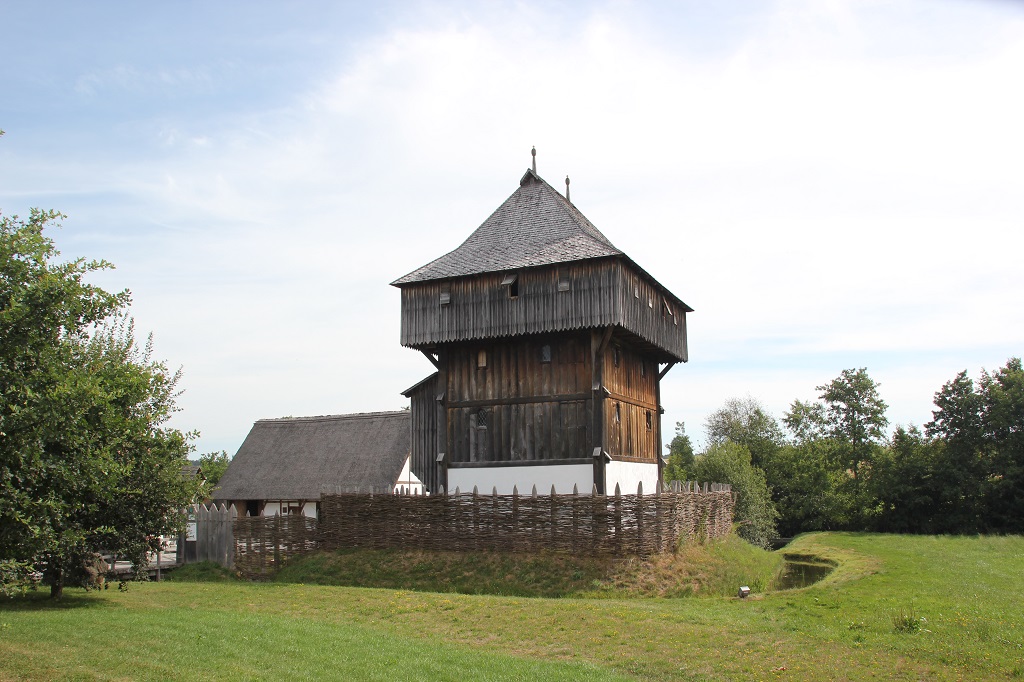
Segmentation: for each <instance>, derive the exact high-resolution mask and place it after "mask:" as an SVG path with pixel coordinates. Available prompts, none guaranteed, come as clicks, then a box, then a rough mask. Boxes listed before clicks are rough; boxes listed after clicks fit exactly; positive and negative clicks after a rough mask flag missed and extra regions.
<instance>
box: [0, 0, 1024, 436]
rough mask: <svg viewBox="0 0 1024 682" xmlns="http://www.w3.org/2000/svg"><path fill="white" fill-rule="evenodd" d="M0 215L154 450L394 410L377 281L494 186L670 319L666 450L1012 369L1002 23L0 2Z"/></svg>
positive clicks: (404, 381)
mask: <svg viewBox="0 0 1024 682" xmlns="http://www.w3.org/2000/svg"><path fill="white" fill-rule="evenodd" d="M3 17H4V27H5V40H4V42H3V44H2V45H0V87H2V92H3V97H2V98H0V128H2V129H4V130H5V131H6V135H5V136H4V137H3V138H2V139H0V210H2V211H3V212H4V213H5V214H7V215H10V214H21V215H25V214H27V213H28V209H29V208H30V207H33V206H38V207H42V208H55V209H58V210H61V211H63V212H64V213H66V214H68V216H69V217H68V219H67V220H66V221H64V225H63V227H62V228H61V229H60V230H58V231H54V232H53V233H52V235H51V236H52V237H54V239H55V240H56V241H57V244H58V247H59V248H60V249H61V250H62V251H63V253H64V254H65V256H67V257H78V256H85V257H90V258H105V259H107V260H109V261H112V262H113V263H115V264H116V265H117V270H115V271H113V272H110V273H105V274H103V275H101V276H99V277H98V278H97V281H98V282H100V283H102V284H103V285H105V286H107V287H109V288H112V289H120V288H129V289H130V290H131V291H132V295H133V301H134V303H133V307H132V313H133V315H134V316H135V318H136V326H137V328H138V329H139V330H141V331H142V332H149V331H151V332H152V333H153V334H154V338H155V347H156V353H157V355H158V356H159V357H161V358H164V359H166V360H167V361H168V363H169V364H170V365H172V366H178V365H181V366H182V367H183V369H184V379H183V382H182V388H184V389H185V393H184V394H183V395H182V396H181V398H180V401H179V405H180V406H181V407H182V411H181V412H180V413H179V414H177V415H176V416H175V418H174V425H176V426H178V427H180V428H182V429H185V430H192V429H198V430H199V431H201V433H202V436H201V438H200V439H199V441H198V443H197V446H198V449H199V451H200V452H206V451H211V450H220V449H224V450H227V451H228V452H229V453H231V454H233V453H234V451H235V450H236V449H237V448H238V446H239V445H240V444H241V442H242V440H243V439H244V437H245V435H246V433H247V432H248V429H249V427H250V426H251V424H252V422H253V421H254V420H256V419H258V418H263V417H279V416H285V415H295V416H298V415H311V414H336V413H345V412H357V411H374V410H386V409H398V408H399V407H401V406H403V405H404V399H403V398H402V397H401V395H400V391H401V390H403V389H405V388H407V387H408V386H411V385H412V384H414V383H416V382H417V381H419V380H420V379H421V378H422V377H423V376H425V375H426V374H428V373H429V372H430V371H431V367H430V365H429V364H428V363H427V362H426V360H425V359H423V358H422V357H421V356H420V355H419V354H418V353H416V352H414V351H411V350H407V349H403V348H402V347H401V346H399V344H398V321H399V318H398V313H399V297H398V291H397V290H396V289H394V288H393V287H390V286H388V283H389V282H391V281H392V280H394V279H396V278H397V277H400V276H401V275H403V274H405V273H407V272H409V271H410V270H412V269H414V268H416V267H418V266H419V265H422V264H424V263H426V262H428V261H429V260H432V259H433V258H435V257H437V256H439V255H441V254H443V253H445V252H447V251H449V250H451V249H452V248H455V247H456V246H457V245H458V244H459V243H460V242H461V241H462V240H463V239H464V238H465V237H466V236H468V235H469V233H470V232H471V231H472V230H473V229H475V228H476V227H477V226H478V225H479V224H480V223H481V222H482V221H483V220H484V219H485V218H486V217H487V216H488V215H489V214H490V212H491V211H492V210H493V209H494V208H496V207H497V206H498V205H499V204H500V203H501V202H502V201H503V200H504V199H505V198H506V197H507V196H508V195H509V194H511V193H512V192H513V191H514V190H515V189H516V187H517V182H518V179H519V177H520V176H521V174H522V172H523V170H524V169H525V168H526V167H527V166H528V165H529V161H530V155H529V150H530V147H531V146H532V145H536V146H537V148H538V167H539V168H538V169H539V171H540V174H541V175H542V176H544V177H545V178H547V179H548V181H549V182H551V184H553V185H554V186H556V187H560V186H562V182H563V179H564V176H565V175H566V174H568V175H570V176H571V178H572V197H573V201H574V203H575V204H576V205H577V206H578V207H579V208H580V209H581V210H582V211H583V212H584V213H585V214H586V215H587V216H588V217H589V218H590V219H591V220H592V221H593V222H594V223H595V224H596V225H597V226H598V228H600V229H601V230H602V231H603V232H604V233H605V235H606V236H608V238H609V239H610V240H611V241H612V242H613V243H614V244H616V245H617V246H618V247H619V248H621V249H623V250H624V251H625V252H626V253H628V254H629V255H630V256H631V257H632V258H633V259H634V260H635V261H636V262H637V263H639V264H640V265H641V266H642V267H644V268H645V269H646V270H648V271H649V272H650V273H651V274H653V275H654V276H655V277H657V278H658V279H659V280H660V281H661V282H662V283H663V284H665V285H666V286H668V287H669V288H670V289H671V290H672V291H674V292H675V293H676V294H677V295H678V296H679V297H680V298H682V299H683V300H684V301H686V302H687V303H688V304H690V305H691V306H692V307H694V308H695V309H696V312H694V313H693V314H691V315H690V317H689V329H690V351H691V360H690V362H689V363H688V364H686V365H684V366H681V367H677V368H674V369H673V370H672V371H671V372H670V373H669V374H668V375H667V377H666V379H665V382H664V384H663V390H662V400H663V402H664V406H665V409H666V414H665V418H664V419H665V421H664V428H665V432H666V434H668V435H670V434H671V432H672V426H673V423H674V422H675V421H677V420H685V421H686V424H687V428H688V431H689V432H690V433H691V434H692V435H694V436H695V437H696V440H697V441H698V442H699V441H700V440H701V438H702V423H703V420H704V418H705V416H706V415H707V414H708V413H709V412H710V411H712V410H714V409H715V408H717V407H719V406H720V405H721V404H722V403H723V402H724V400H725V399H727V398H729V397H745V396H747V395H751V396H753V397H755V398H757V399H759V400H761V401H762V402H763V403H764V404H765V405H766V406H767V407H768V408H769V409H771V410H772V411H773V412H774V413H775V414H776V415H777V416H781V414H782V413H783V411H784V410H785V409H786V408H787V407H788V405H789V404H790V403H791V402H792V401H793V400H794V399H797V398H799V399H803V400H807V399H811V398H814V397H816V394H817V391H816V390H815V386H817V385H820V384H823V383H826V382H828V381H829V380H830V379H832V378H833V377H835V376H837V375H838V374H839V373H840V372H841V371H842V370H843V369H846V368H854V367H867V369H868V371H869V373H870V374H871V376H872V377H873V378H875V380H876V381H879V382H880V383H881V393H882V396H883V398H884V399H885V400H886V401H887V402H888V403H889V405H890V411H889V417H890V420H891V421H892V422H893V423H904V424H906V423H914V424H922V423H923V422H925V421H927V420H928V419H929V418H930V416H931V413H930V411H931V409H932V403H931V401H932V397H933V395H934V393H935V392H936V391H937V390H938V389H939V387H940V386H941V385H942V383H943V382H945V381H947V380H949V379H951V378H952V377H953V376H954V375H955V374H956V373H957V372H958V371H960V370H964V369H966V370H968V372H969V373H970V374H971V375H972V376H975V377H976V376H977V375H978V373H979V371H980V370H981V369H982V368H983V367H984V368H988V369H995V368H997V367H999V366H1001V365H1002V364H1004V363H1005V362H1006V360H1007V359H1008V358H1009V357H1011V356H1019V355H1021V353H1022V348H1024V315H1022V312H1021V311H1022V310H1024V268H1021V266H1020V261H1021V253H1022V252H1024V236H1022V232H1024V231H1022V221H1024V164H1022V163H1021V159H1024V126H1021V124H1020V121H1022V120H1024V88H1021V87H1020V85H1019V84H1020V82H1021V74H1024V5H1022V4H1020V3H1014V2H996V1H987V2H986V1H984V0H972V1H970V2H966V1H965V2H942V1H936V0H929V1H921V2H914V1H910V2H881V1H878V2H875V1H870V0H864V1H861V2H842V1H828V2H819V1H814V2H811V1H807V2H800V1H796V0H794V1H779V2H768V1H765V2H755V1H752V2H745V3H728V4H726V3H704V2H701V3H697V2H678V3H677V2H673V3H669V2H666V3H654V2H651V3H645V2H603V3H602V2H595V3H569V2H561V3H559V2H545V3H535V2H519V3H497V2H494V3H476V2H474V3H469V2H466V3H444V2H438V3H432V2H385V3H338V2H294V3H253V2H246V3H237V2H223V3H198V2H197V3H174V4H164V5H159V4H157V5H154V4H148V5H137V4H133V3H89V4H82V3H72V2H67V3H57V2H49V3H48V2H39V3H7V4H6V5H5V6H4V9H3Z"/></svg>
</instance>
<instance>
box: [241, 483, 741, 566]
mask: <svg viewBox="0 0 1024 682" xmlns="http://www.w3.org/2000/svg"><path fill="white" fill-rule="evenodd" d="M733 507H734V497H733V493H732V489H731V487H730V486H728V485H720V484H704V485H703V486H701V485H698V484H695V483H682V484H680V483H678V482H675V483H673V485H672V486H671V487H667V488H662V489H659V490H657V491H655V492H653V493H647V494H643V493H642V490H641V491H638V494H635V495H622V494H612V495H597V494H590V495H581V494H578V493H573V494H570V495H556V494H549V495H539V494H537V492H536V491H531V493H530V494H528V495H519V494H512V495H498V494H496V493H495V492H494V491H492V492H491V494H489V495H483V494H480V493H479V492H469V493H463V492H462V491H453V492H452V493H451V494H444V493H442V494H438V495H430V496H423V495H395V494H391V493H377V494H372V493H340V494H325V495H323V496H321V498H320V516H321V518H320V520H319V521H317V520H315V519H312V518H308V517H304V516H298V515H296V516H271V517H263V516H256V517H242V518H238V519H236V521H235V545H236V547H235V567H236V568H237V569H238V570H239V571H240V572H241V573H242V574H243V575H246V576H248V577H259V576H263V575H267V574H269V573H271V572H273V571H274V570H275V569H276V568H278V567H280V566H281V565H282V564H283V563H284V562H285V561H287V559H288V558H289V557H291V556H294V555H297V554H303V553H305V552H310V551H313V550H316V549H321V550H335V549H342V548H347V547H366V548H374V549H403V550H424V551H458V552H474V551H490V552H521V553H534V552H542V551H548V552H561V553H568V554H574V555H581V556H617V557H626V556H649V555H651V554H658V553H661V552H669V551H672V550H674V549H675V548H676V546H678V544H679V542H680V540H687V539H695V538H700V539H705V538H718V537H723V536H725V535H727V534H728V533H729V532H730V530H731V529H732V521H733Z"/></svg>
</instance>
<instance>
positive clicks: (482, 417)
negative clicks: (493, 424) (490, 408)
mask: <svg viewBox="0 0 1024 682" xmlns="http://www.w3.org/2000/svg"><path fill="white" fill-rule="evenodd" d="M476 428H477V429H479V430H486V429H487V410H485V409H484V408H482V407H481V408H480V411H479V412H477V413H476Z"/></svg>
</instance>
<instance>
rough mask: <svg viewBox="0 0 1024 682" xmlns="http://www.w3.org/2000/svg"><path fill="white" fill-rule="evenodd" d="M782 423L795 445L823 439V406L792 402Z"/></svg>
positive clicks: (800, 401)
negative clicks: (790, 434)
mask: <svg viewBox="0 0 1024 682" xmlns="http://www.w3.org/2000/svg"><path fill="white" fill-rule="evenodd" d="M782 423H783V424H785V425H786V428H787V429H789V432H790V433H792V434H793V438H794V439H795V440H796V442H797V443H807V442H810V441H814V440H818V439H820V438H824V437H825V406H824V405H822V404H821V403H816V402H810V401H808V402H804V401H802V400H794V401H793V404H792V405H790V406H789V411H788V412H787V413H786V414H785V415H783V417H782Z"/></svg>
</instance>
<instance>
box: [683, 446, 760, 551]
mask: <svg viewBox="0 0 1024 682" xmlns="http://www.w3.org/2000/svg"><path fill="white" fill-rule="evenodd" d="M695 474H696V477H697V480H700V481H710V482H715V483H729V484H730V485H732V490H733V493H735V494H736V509H735V519H736V521H737V522H738V524H739V529H738V530H737V533H738V534H739V536H740V537H741V538H743V539H744V540H747V541H748V542H750V543H752V544H755V545H758V546H759V547H764V548H769V547H771V544H772V542H773V541H774V540H776V539H777V538H778V537H779V534H778V531H777V530H776V528H775V521H776V519H778V516H779V514H778V512H777V511H776V510H775V506H774V505H773V504H772V499H771V494H770V491H769V490H768V484H767V482H766V481H765V476H764V472H763V471H762V470H761V469H759V468H758V467H755V466H754V465H753V464H751V457H750V450H748V449H747V447H746V446H745V445H740V444H739V443H733V442H731V441H726V442H723V443H716V444H713V445H711V446H710V447H709V448H708V449H707V451H706V452H704V453H703V454H701V455H700V456H699V457H697V461H696V471H695Z"/></svg>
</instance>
